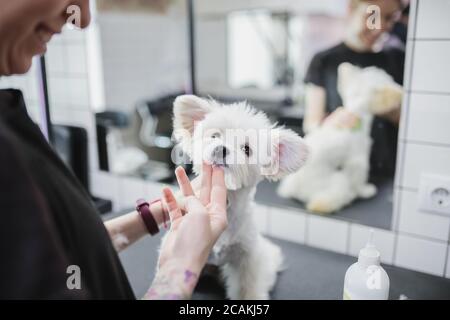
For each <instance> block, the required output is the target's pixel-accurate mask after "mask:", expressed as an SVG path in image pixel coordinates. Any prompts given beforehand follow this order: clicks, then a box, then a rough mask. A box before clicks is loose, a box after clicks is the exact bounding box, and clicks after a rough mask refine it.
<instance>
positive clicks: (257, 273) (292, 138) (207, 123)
mask: <svg viewBox="0 0 450 320" xmlns="http://www.w3.org/2000/svg"><path fill="white" fill-rule="evenodd" d="M174 130H175V131H174V134H175V137H176V138H177V139H178V141H179V142H180V145H181V147H182V149H183V151H184V152H185V153H187V154H188V155H189V157H190V158H191V159H192V160H193V164H194V171H195V172H196V173H197V174H199V175H201V172H200V170H201V164H202V162H203V161H206V162H207V163H210V164H214V165H220V166H223V167H224V171H225V182H226V186H227V189H228V194H227V202H228V209H227V215H228V228H227V230H226V231H225V232H224V233H223V235H222V236H221V237H220V238H219V240H218V242H217V244H216V245H215V246H214V249H213V254H214V257H215V258H216V259H217V263H218V264H219V266H220V269H221V272H222V275H223V276H224V279H225V282H226V287H227V295H228V297H229V298H230V299H268V298H269V292H270V290H271V289H272V287H273V285H274V284H275V281H276V277H277V272H278V271H280V270H281V267H282V261H283V257H282V253H281V250H280V248H279V247H277V246H276V245H274V244H273V243H271V242H270V241H269V240H267V239H265V238H264V237H263V236H262V235H261V234H260V233H259V231H258V229H257V226H256V224H255V222H254V220H253V219H254V214H258V212H256V211H255V210H254V208H253V197H254V193H255V190H256V185H257V184H258V182H259V181H261V180H262V179H264V178H267V179H271V180H277V179H279V178H281V177H282V176H284V175H286V174H287V173H291V172H295V171H296V170H298V169H299V168H300V167H301V166H302V165H303V163H304V162H305V158H306V155H307V150H306V146H305V144H304V143H303V139H302V138H301V137H300V136H298V135H297V134H295V133H294V132H293V131H290V130H287V129H283V128H276V127H274V125H272V124H271V123H270V122H269V120H268V118H267V117H266V115H265V114H264V113H262V112H258V111H256V110H255V109H254V108H252V107H250V106H248V105H247V104H246V103H237V104H231V105H221V104H219V103H217V102H216V101H212V100H205V99H202V98H199V97H196V96H193V95H185V96H180V97H178V98H177V99H176V100H175V102H174Z"/></svg>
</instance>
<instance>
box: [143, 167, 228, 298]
mask: <svg viewBox="0 0 450 320" xmlns="http://www.w3.org/2000/svg"><path fill="white" fill-rule="evenodd" d="M175 174H176V177H177V181H178V184H179V186H180V189H181V192H182V194H183V196H184V206H185V210H186V213H185V214H184V215H183V213H182V210H181V208H180V206H179V205H178V203H177V201H176V199H175V197H174V195H173V193H172V191H171V190H170V189H169V188H165V189H164V190H163V194H164V201H165V203H166V205H167V207H168V211H169V216H170V221H171V226H170V230H169V232H168V234H167V236H166V238H165V239H164V242H163V244H162V247H161V251H160V256H159V263H158V267H159V269H158V272H157V275H156V277H155V280H154V282H153V285H152V287H151V288H150V290H149V291H148V293H147V294H146V296H145V298H148V299H181V298H188V297H190V295H191V294H192V291H193V289H194V287H195V285H196V284H197V280H198V275H199V274H200V272H201V270H202V269H203V267H204V266H205V264H206V261H207V259H208V255H209V253H210V252H211V249H212V247H213V246H214V244H215V243H216V241H217V239H218V238H219V236H220V235H221V234H222V232H223V231H224V230H225V228H226V227H227V224H228V222H227V215H226V187H225V179H224V172H223V169H222V168H219V167H214V168H213V167H211V166H209V165H206V164H204V165H203V172H202V177H201V186H200V189H199V191H200V195H199V197H196V196H195V194H194V191H193V188H192V186H191V183H190V181H189V179H188V177H187V175H186V172H185V171H184V169H183V168H181V167H180V168H177V170H176V171H175Z"/></svg>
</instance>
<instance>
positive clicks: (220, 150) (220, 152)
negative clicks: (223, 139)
mask: <svg viewBox="0 0 450 320" xmlns="http://www.w3.org/2000/svg"><path fill="white" fill-rule="evenodd" d="M213 154H214V158H216V159H225V158H226V156H227V155H229V154H230V151H228V149H227V148H226V147H225V146H217V147H215V148H214V151H213Z"/></svg>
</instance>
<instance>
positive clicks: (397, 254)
mask: <svg viewBox="0 0 450 320" xmlns="http://www.w3.org/2000/svg"><path fill="white" fill-rule="evenodd" d="M411 9H412V10H411V14H412V20H411V21H412V22H413V24H412V26H413V28H411V29H410V30H409V34H408V39H409V41H410V42H409V45H408V47H409V49H410V50H409V51H407V59H406V73H405V74H406V75H405V76H406V79H405V89H406V91H407V93H406V96H405V102H404V105H403V108H404V109H403V114H402V119H401V124H400V126H401V127H402V130H401V132H400V137H399V139H400V148H399V154H398V155H399V157H398V158H399V165H398V170H397V179H396V190H395V191H396V192H395V193H396V202H397V204H396V209H395V211H394V215H395V216H394V219H393V231H394V232H396V233H397V241H396V245H395V248H394V249H395V250H394V264H395V265H398V266H402V267H406V268H410V269H414V270H418V271H422V272H427V273H431V274H435V275H440V276H447V277H449V276H450V275H449V272H446V271H445V268H447V269H448V259H449V257H448V252H449V230H450V218H448V217H445V216H439V215H432V214H429V213H424V212H421V211H420V210H419V209H418V206H417V204H418V188H419V183H420V177H421V175H422V174H426V173H434V174H438V175H442V176H450V126H449V125H448V123H449V120H450V63H449V60H448V57H449V56H450V24H449V23H450V22H449V19H448V12H450V11H449V9H450V0H436V1H426V0H417V1H412V8H411Z"/></svg>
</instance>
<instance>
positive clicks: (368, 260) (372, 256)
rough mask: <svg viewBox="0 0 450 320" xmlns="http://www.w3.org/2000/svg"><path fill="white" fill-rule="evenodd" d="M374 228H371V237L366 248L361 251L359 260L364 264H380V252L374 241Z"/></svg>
mask: <svg viewBox="0 0 450 320" xmlns="http://www.w3.org/2000/svg"><path fill="white" fill-rule="evenodd" d="M373 235H374V230H373V229H370V233H369V239H368V241H367V244H366V246H365V247H364V248H362V249H361V250H360V251H359V255H358V262H359V263H362V264H364V265H379V264H380V252H379V251H378V250H377V248H376V247H375V245H374V243H373Z"/></svg>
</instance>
